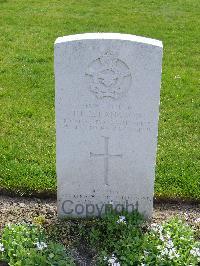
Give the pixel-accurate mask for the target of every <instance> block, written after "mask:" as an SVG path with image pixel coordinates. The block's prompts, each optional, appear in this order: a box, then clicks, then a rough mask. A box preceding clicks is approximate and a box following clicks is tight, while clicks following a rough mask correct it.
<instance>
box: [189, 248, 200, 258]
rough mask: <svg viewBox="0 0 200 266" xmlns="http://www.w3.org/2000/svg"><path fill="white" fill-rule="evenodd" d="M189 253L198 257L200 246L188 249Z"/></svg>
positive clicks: (199, 255)
mask: <svg viewBox="0 0 200 266" xmlns="http://www.w3.org/2000/svg"><path fill="white" fill-rule="evenodd" d="M190 254H191V255H193V256H194V257H200V248H193V249H191V250H190Z"/></svg>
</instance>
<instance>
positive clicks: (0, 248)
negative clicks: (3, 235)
mask: <svg viewBox="0 0 200 266" xmlns="http://www.w3.org/2000/svg"><path fill="white" fill-rule="evenodd" d="M4 250H5V249H4V246H3V244H2V243H0V252H3V251H4Z"/></svg>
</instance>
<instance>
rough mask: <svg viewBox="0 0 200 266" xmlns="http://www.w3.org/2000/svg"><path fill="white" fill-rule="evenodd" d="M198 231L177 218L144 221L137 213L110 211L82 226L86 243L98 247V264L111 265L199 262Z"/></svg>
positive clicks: (196, 263) (153, 265) (186, 264)
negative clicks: (151, 221) (161, 220)
mask: <svg viewBox="0 0 200 266" xmlns="http://www.w3.org/2000/svg"><path fill="white" fill-rule="evenodd" d="M199 222H200V221H199V219H198V223H199ZM197 232H198V231H197V230H194V228H192V227H190V226H189V225H188V224H187V223H185V222H184V221H182V220H180V219H177V218H173V219H171V220H168V221H165V222H163V223H162V224H156V223H152V224H150V223H144V220H143V218H142V217H141V216H140V215H138V214H137V213H132V214H124V215H117V214H116V213H111V214H109V215H106V216H105V217H103V219H99V220H96V221H95V223H93V225H92V226H89V227H88V225H87V226H85V227H84V229H83V234H84V235H85V236H86V238H87V240H88V242H89V244H90V245H91V247H92V248H93V249H94V248H95V249H96V250H97V254H98V255H97V261H98V263H97V265H112V266H120V265H124V266H125V265H127V266H128V265H135V266H139V265H141V266H145V265H148V266H151V265H152V266H171V265H173V266H178V265H180V266H184V265H185V266H188V265H194V266H195V265H199V262H200V242H199V241H198V240H197V238H198V234H197ZM199 236H200V235H199Z"/></svg>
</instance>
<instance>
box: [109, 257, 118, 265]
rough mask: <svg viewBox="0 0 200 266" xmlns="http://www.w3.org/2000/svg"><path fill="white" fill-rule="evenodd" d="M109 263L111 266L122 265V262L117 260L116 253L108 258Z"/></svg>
mask: <svg viewBox="0 0 200 266" xmlns="http://www.w3.org/2000/svg"><path fill="white" fill-rule="evenodd" d="M108 265H110V266H120V263H119V262H117V258H116V257H115V255H114V254H112V257H111V258H109V259H108Z"/></svg>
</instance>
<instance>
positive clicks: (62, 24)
mask: <svg viewBox="0 0 200 266" xmlns="http://www.w3.org/2000/svg"><path fill="white" fill-rule="evenodd" d="M199 11H200V1H199V0H159V1H157V0H143V1H141V0H65V1H64V0H52V1H51V0H40V1H39V0H32V1H31V0H0V32H1V34H0V59H1V62H0V94H1V113H0V117H1V127H0V134H1V147H0V149H1V150H0V154H1V155H0V156H1V157H0V160H1V168H0V187H1V188H4V189H7V190H10V191H14V192H15V193H16V192H17V193H22V194H28V193H29V194H30V193H31V192H44V191H45V192H55V191H56V171H55V114H54V74H53V44H54V41H55V39H56V38H57V37H58V36H63V35H68V34H76V33H83V32H121V33H130V34H135V35H141V36H146V37H151V38H155V39H159V40H162V41H163V43H164V59H163V74H162V90H161V106H160V124H159V142H158V156H157V168H156V184H155V192H156V196H157V197H158V196H159V197H167V198H169V197H171V198H177V197H178V198H189V199H200V147H199V133H200V128H199V121H200V93H199V92H200V87H199V80H200V76H199V65H198V64H199V62H200V60H199V59H200V58H199V57H200V56H199V43H200V38H199V36H200V32H199V28H198V22H199V21H198V19H199V15H200V13H199Z"/></svg>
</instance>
